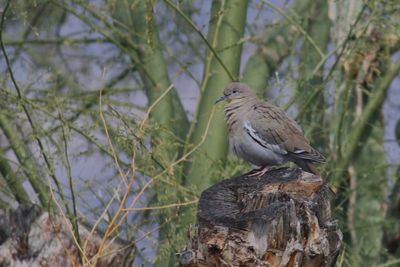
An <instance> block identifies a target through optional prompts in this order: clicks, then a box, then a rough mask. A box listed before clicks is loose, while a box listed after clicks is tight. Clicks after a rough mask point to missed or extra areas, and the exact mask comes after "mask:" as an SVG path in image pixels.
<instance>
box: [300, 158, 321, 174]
mask: <svg viewBox="0 0 400 267" xmlns="http://www.w3.org/2000/svg"><path fill="white" fill-rule="evenodd" d="M294 163H296V164H297V165H299V166H300V168H302V169H303V171H305V172H310V173H313V174H315V175H318V176H319V175H320V174H319V172H318V170H317V168H316V167H315V165H314V164H312V162H311V161H309V160H305V159H296V160H295V161H294Z"/></svg>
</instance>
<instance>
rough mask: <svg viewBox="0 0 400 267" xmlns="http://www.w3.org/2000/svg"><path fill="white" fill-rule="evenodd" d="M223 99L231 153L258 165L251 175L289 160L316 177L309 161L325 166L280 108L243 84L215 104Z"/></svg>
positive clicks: (227, 91) (232, 87)
mask: <svg viewBox="0 0 400 267" xmlns="http://www.w3.org/2000/svg"><path fill="white" fill-rule="evenodd" d="M222 100H226V101H227V102H228V104H227V105H226V107H225V119H226V123H227V125H228V130H229V143H230V146H231V148H232V150H233V152H234V153H235V154H236V155H237V156H238V157H241V158H243V159H244V160H246V161H248V162H250V163H252V164H254V165H257V166H260V167H261V168H260V169H258V170H256V171H252V172H251V174H250V176H262V175H263V174H264V173H266V172H267V171H268V170H270V169H271V165H281V164H283V163H285V162H287V161H292V162H294V163H296V164H297V165H298V166H300V167H301V168H302V169H303V170H304V171H306V172H311V173H314V174H317V175H319V173H318V171H317V169H316V167H315V166H314V165H313V164H312V162H320V163H324V162H325V158H324V156H323V155H321V153H319V152H318V151H317V150H315V149H314V148H312V147H311V146H310V142H309V141H308V140H307V139H306V137H305V136H304V134H303V132H302V130H301V128H300V126H299V125H298V124H297V123H296V122H295V121H294V120H293V119H291V118H290V117H289V116H288V115H287V114H286V113H285V112H284V111H283V110H282V109H280V108H278V107H276V106H274V105H272V104H270V103H268V102H266V101H262V100H260V99H258V98H257V96H256V94H255V93H254V92H253V91H252V90H251V89H250V88H249V87H248V86H247V85H246V84H244V83H231V84H229V85H228V86H227V87H226V88H225V89H224V94H223V96H221V97H220V98H219V99H218V100H217V101H216V103H218V102H220V101H222Z"/></svg>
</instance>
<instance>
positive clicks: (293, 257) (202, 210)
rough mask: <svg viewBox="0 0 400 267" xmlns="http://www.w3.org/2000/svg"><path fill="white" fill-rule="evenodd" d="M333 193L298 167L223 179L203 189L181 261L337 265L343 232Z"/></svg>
mask: <svg viewBox="0 0 400 267" xmlns="http://www.w3.org/2000/svg"><path fill="white" fill-rule="evenodd" d="M330 192H331V191H330V189H329V186H328V185H327V184H326V183H325V182H324V181H323V180H322V178H321V177H319V176H316V175H313V174H310V173H307V172H303V171H302V170H301V169H298V168H297V169H287V168H283V169H277V170H272V171H269V172H267V173H266V174H265V175H264V176H263V177H261V178H256V177H248V176H246V175H244V176H240V177H236V178H232V179H229V180H224V181H222V182H220V183H218V184H216V185H214V186H212V187H210V188H208V189H207V190H205V191H204V192H203V193H202V195H201V198H200V201H199V205H198V214H197V225H196V227H195V230H194V235H193V236H189V241H188V243H187V247H186V248H185V250H184V251H182V252H181V253H179V262H180V266H185V267H188V266H190V267H194V266H243V267H244V266H310V267H313V266H334V265H335V262H336V259H337V256H338V254H339V252H340V248H341V244H342V233H341V231H340V229H339V227H338V223H337V221H336V220H334V219H333V218H332V217H331V211H330V203H329V195H330V194H331V193H330Z"/></svg>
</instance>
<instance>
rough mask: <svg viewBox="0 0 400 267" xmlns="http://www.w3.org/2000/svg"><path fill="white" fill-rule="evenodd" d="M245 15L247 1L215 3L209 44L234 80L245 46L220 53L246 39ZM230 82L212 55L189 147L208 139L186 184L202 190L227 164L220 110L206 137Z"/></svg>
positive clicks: (196, 155)
mask: <svg viewBox="0 0 400 267" xmlns="http://www.w3.org/2000/svg"><path fill="white" fill-rule="evenodd" d="M246 13H247V1H245V0H227V1H213V3H212V8H211V20H210V25H209V32H208V40H209V42H210V43H211V45H212V47H213V48H214V49H215V50H216V52H217V53H218V55H219V57H220V58H221V60H222V62H223V63H224V64H225V66H226V67H227V69H228V70H229V71H230V72H231V73H232V74H233V75H234V76H235V77H237V76H238V74H239V68H240V58H241V52H242V45H241V44H237V45H235V46H233V47H230V48H229V49H226V50H224V51H222V52H218V50H220V49H223V48H224V47H229V46H231V45H233V44H235V43H237V42H238V41H239V40H240V38H242V37H243V32H244V26H245V23H246ZM229 82H232V80H231V78H230V77H229V75H228V74H227V73H226V71H225V70H224V68H223V67H222V66H221V64H220V62H218V60H217V59H216V58H215V57H214V54H213V53H212V52H210V51H209V52H208V56H207V62H205V68H204V77H203V82H202V88H201V91H200V101H199V106H198V109H197V112H196V117H195V121H194V123H195V126H194V130H193V132H192V134H191V136H190V138H189V140H190V142H189V143H190V144H192V145H196V144H199V143H200V142H201V141H202V139H203V138H204V135H206V136H205V141H204V142H203V144H202V145H201V146H200V148H199V149H198V150H197V151H196V153H194V155H193V157H191V159H190V161H191V162H190V164H188V165H187V166H186V173H187V180H186V182H187V183H190V184H194V185H196V186H197V187H198V189H200V190H202V189H204V188H206V187H208V186H209V185H210V184H211V183H212V182H213V181H212V175H211V174H212V171H213V169H214V170H215V169H216V168H218V167H217V166H223V164H224V162H225V160H226V155H227V151H228V138H227V131H226V127H225V123H224V118H223V117H224V115H223V111H222V108H221V107H220V106H219V107H218V108H217V109H216V111H215V113H214V115H213V118H212V119H211V122H210V126H209V131H208V132H207V133H206V129H207V124H208V121H209V119H210V115H211V113H212V110H213V105H214V102H215V100H216V99H217V97H218V96H220V95H221V94H222V91H223V89H224V87H225V86H226V85H227V84H228V83H229Z"/></svg>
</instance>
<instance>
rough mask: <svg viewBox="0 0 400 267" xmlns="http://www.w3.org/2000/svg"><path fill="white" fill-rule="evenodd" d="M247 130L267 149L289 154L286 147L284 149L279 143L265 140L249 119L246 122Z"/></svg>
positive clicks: (245, 127)
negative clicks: (275, 143)
mask: <svg viewBox="0 0 400 267" xmlns="http://www.w3.org/2000/svg"><path fill="white" fill-rule="evenodd" d="M243 128H244V129H245V131H246V132H247V133H248V134H249V135H250V137H251V138H252V139H253V140H254V141H256V142H257V143H258V144H259V145H261V146H263V147H264V148H266V149H269V150H272V151H274V152H275V153H279V154H287V153H288V152H287V151H286V150H284V149H282V148H281V147H280V146H279V145H274V144H270V143H268V142H266V141H265V140H263V139H262V138H261V137H260V136H259V135H258V134H257V131H256V130H255V129H254V128H253V127H252V126H251V124H250V122H249V121H246V122H245V123H244V127H243Z"/></svg>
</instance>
